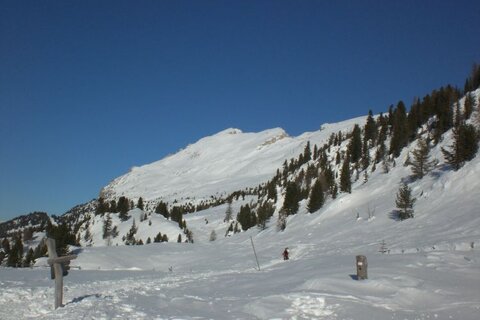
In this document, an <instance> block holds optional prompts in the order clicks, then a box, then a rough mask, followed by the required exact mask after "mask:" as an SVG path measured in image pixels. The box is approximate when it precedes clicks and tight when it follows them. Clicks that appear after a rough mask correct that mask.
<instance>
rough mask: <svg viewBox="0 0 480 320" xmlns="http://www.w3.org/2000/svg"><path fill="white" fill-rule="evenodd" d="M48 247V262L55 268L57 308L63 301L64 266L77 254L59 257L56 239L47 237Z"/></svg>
mask: <svg viewBox="0 0 480 320" xmlns="http://www.w3.org/2000/svg"><path fill="white" fill-rule="evenodd" d="M47 249H48V260H47V262H48V264H49V265H50V267H51V268H53V275H54V278H55V309H57V308H58V307H62V306H63V303H62V300H63V275H64V270H63V266H62V265H65V264H66V263H69V262H70V260H73V259H76V258H77V255H75V254H72V255H69V256H62V257H59V256H58V255H57V248H56V245H55V239H51V238H47Z"/></svg>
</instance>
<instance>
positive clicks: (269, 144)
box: [100, 128, 306, 202]
mask: <svg viewBox="0 0 480 320" xmlns="http://www.w3.org/2000/svg"><path fill="white" fill-rule="evenodd" d="M305 143H306V139H305V138H291V137H289V136H288V134H287V133H286V132H285V131H284V130H283V129H281V128H275V129H270V130H265V131H262V132H258V133H246V132H242V131H241V130H239V129H234V128H230V129H226V130H223V131H220V132H219V133H217V134H214V135H212V136H208V137H205V138H202V139H200V140H198V141H197V142H195V143H194V144H191V145H188V146H187V147H186V148H185V149H182V150H180V151H178V152H177V153H175V154H173V155H170V156H168V157H166V158H164V159H162V160H159V161H156V162H154V163H151V164H147V165H144V166H141V167H134V168H132V169H131V170H130V172H128V173H127V174H125V175H123V176H120V177H119V178H117V179H115V180H113V181H112V182H111V183H110V184H108V185H107V186H106V187H104V188H103V189H102V191H101V193H100V194H101V196H102V197H103V198H105V199H115V198H118V197H120V196H126V197H127V198H129V199H138V198H139V197H143V199H144V200H146V201H149V200H164V201H168V202H171V201H174V200H177V201H182V199H187V198H189V199H191V200H193V201H195V200H202V199H205V198H208V197H210V196H212V195H218V194H228V193H230V192H233V191H236V190H240V189H244V188H246V187H252V186H255V185H258V184H260V183H262V182H265V181H266V180H268V179H270V178H271V177H272V176H273V175H274V174H275V171H276V170H277V168H279V167H281V165H282V162H283V161H285V159H286V156H288V154H292V155H293V154H296V153H297V151H298V150H300V149H301V148H303V145H304V144H305Z"/></svg>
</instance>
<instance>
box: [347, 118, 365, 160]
mask: <svg viewBox="0 0 480 320" xmlns="http://www.w3.org/2000/svg"><path fill="white" fill-rule="evenodd" d="M348 153H349V155H350V162H351V163H357V162H358V160H360V158H361V157H362V130H361V129H360V127H359V126H358V124H355V126H354V127H353V131H352V138H351V139H350V143H349V144H348Z"/></svg>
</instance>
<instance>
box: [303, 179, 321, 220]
mask: <svg viewBox="0 0 480 320" xmlns="http://www.w3.org/2000/svg"><path fill="white" fill-rule="evenodd" d="M324 202H325V197H324V195H323V186H322V183H321V181H320V179H317V181H315V183H314V184H313V187H312V190H311V191H310V199H309V200H308V205H307V207H308V212H310V213H313V212H315V211H317V210H318V209H320V208H321V207H322V206H323V204H324Z"/></svg>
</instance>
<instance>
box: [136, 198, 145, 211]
mask: <svg viewBox="0 0 480 320" xmlns="http://www.w3.org/2000/svg"><path fill="white" fill-rule="evenodd" d="M137 208H138V209H140V210H143V209H144V208H145V205H144V204H143V198H142V197H140V198H138V202H137Z"/></svg>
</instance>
